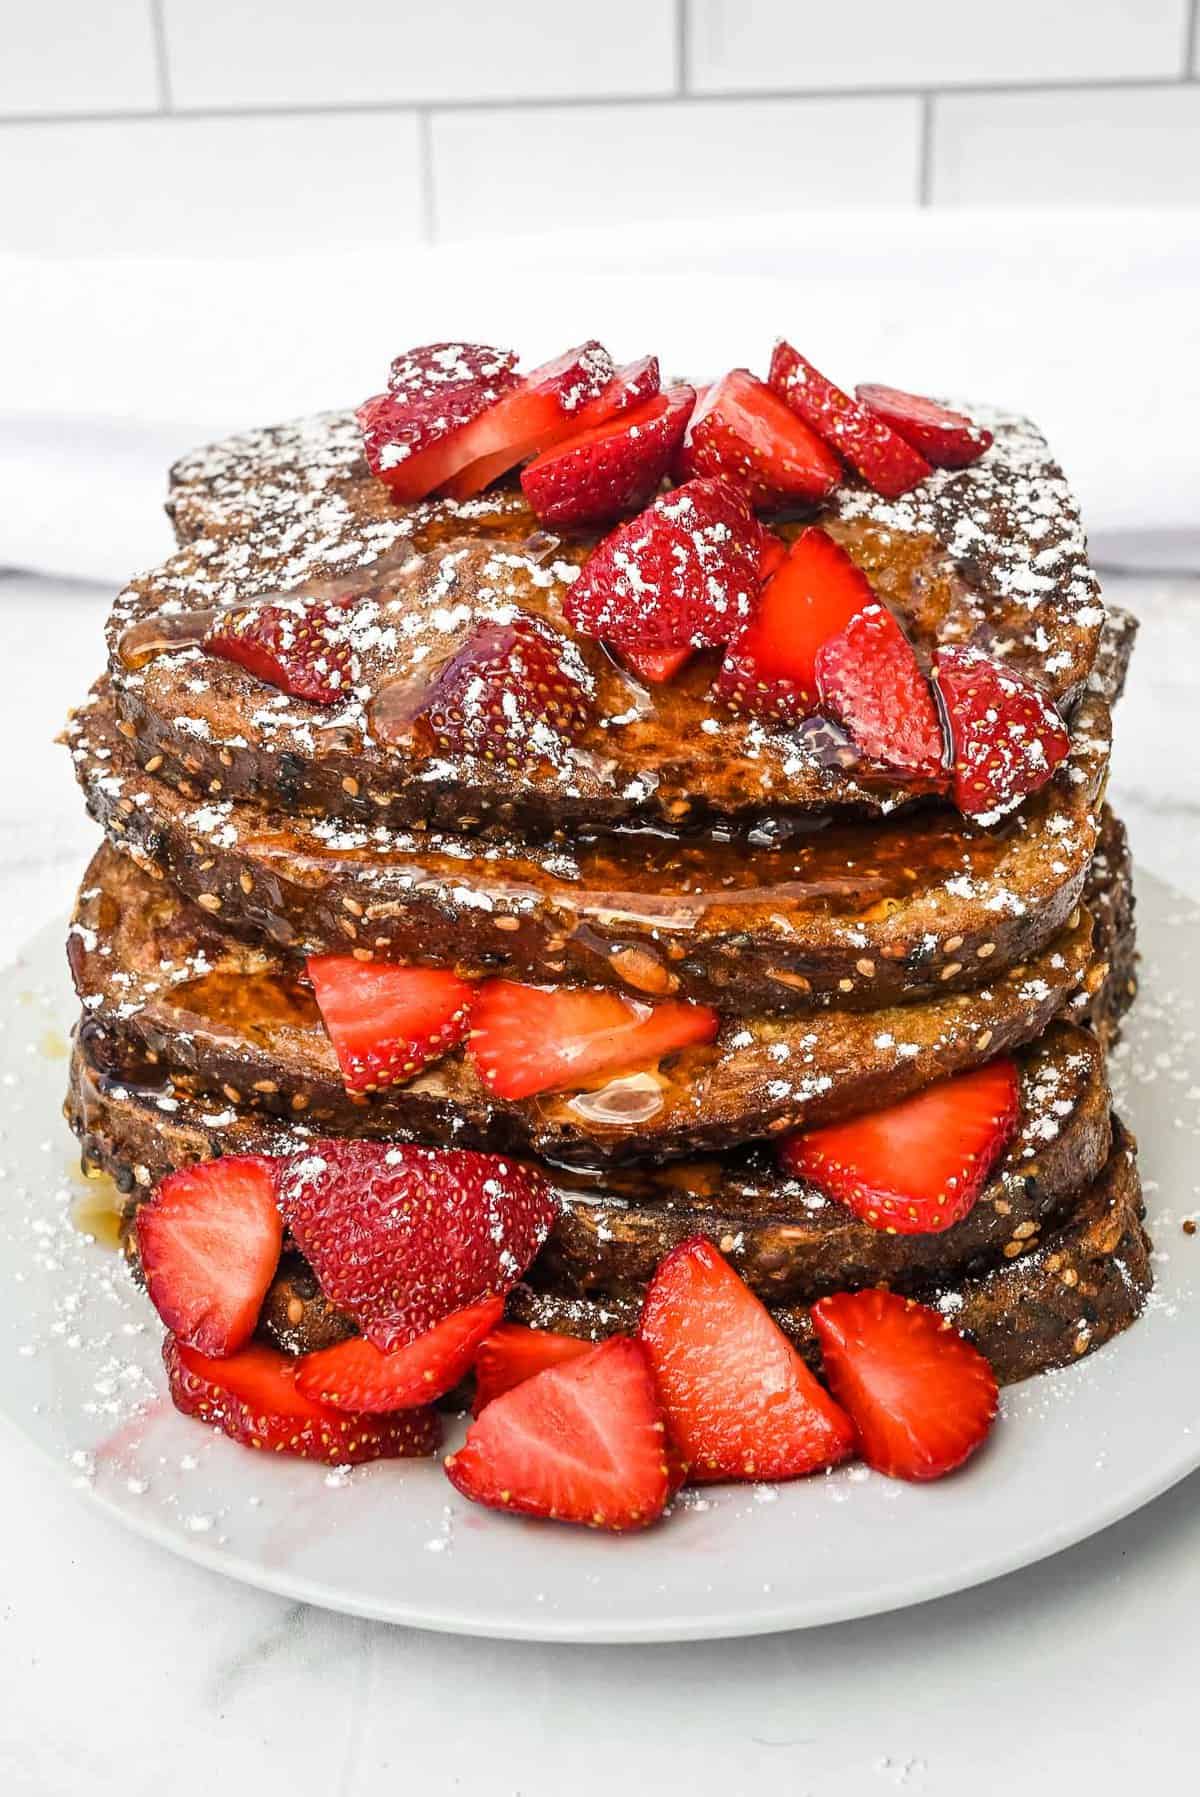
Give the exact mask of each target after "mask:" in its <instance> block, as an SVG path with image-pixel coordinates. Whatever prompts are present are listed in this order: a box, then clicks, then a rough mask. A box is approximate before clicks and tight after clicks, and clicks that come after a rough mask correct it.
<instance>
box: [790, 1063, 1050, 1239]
mask: <svg viewBox="0 0 1200 1797" xmlns="http://www.w3.org/2000/svg"><path fill="white" fill-rule="evenodd" d="M1020 1093H1021V1088H1020V1079H1019V1076H1018V1073H1017V1069H1016V1066H1015V1064H1014V1063H1013V1062H1012V1061H1011V1060H1008V1059H1007V1058H1002V1059H1000V1060H995V1061H989V1062H988V1064H987V1065H986V1066H984V1067H977V1068H974V1069H972V1071H971V1072H969V1073H959V1074H956V1075H954V1077H953V1078H951V1079H945V1080H938V1081H937V1082H936V1083H935V1084H933V1085H931V1086H926V1087H925V1088H924V1090H923V1091H920V1092H918V1093H916V1094H915V1095H914V1096H913V1097H912V1098H904V1099H901V1100H900V1102H899V1103H898V1104H890V1105H886V1106H884V1108H883V1109H882V1110H878V1111H867V1112H865V1113H864V1114H863V1115H862V1116H858V1117H851V1118H850V1119H849V1120H848V1121H847V1122H845V1123H833V1124H830V1125H829V1126H828V1127H826V1128H824V1129H811V1130H807V1131H804V1132H802V1133H799V1134H796V1135H792V1136H788V1137H785V1139H784V1140H783V1141H782V1142H781V1143H780V1145H779V1157H780V1160H781V1161H782V1163H783V1165H784V1167H785V1168H786V1169H787V1171H788V1172H789V1173H792V1174H795V1175H796V1176H797V1177H798V1178H801V1179H808V1180H811V1182H812V1183H813V1184H814V1185H817V1186H820V1187H821V1188H822V1189H823V1190H824V1191H826V1192H828V1193H829V1194H830V1195H831V1196H832V1197H834V1198H836V1199H838V1200H839V1202H840V1203H842V1204H844V1205H846V1206H847V1207H848V1208H849V1209H850V1210H852V1211H853V1212H854V1214H855V1216H857V1217H861V1218H862V1219H863V1221H864V1222H866V1223H870V1224H871V1225H872V1226H873V1227H874V1228H876V1229H886V1230H889V1231H891V1232H893V1233H895V1234H899V1235H916V1234H925V1233H936V1232H938V1231H940V1230H943V1229H950V1228H952V1227H953V1226H954V1224H955V1223H959V1222H961V1221H962V1219H963V1218H964V1217H965V1216H966V1215H967V1213H968V1211H970V1210H971V1208H972V1206H973V1205H974V1204H975V1202H976V1200H977V1199H978V1197H979V1194H980V1192H982V1190H983V1188H984V1186H985V1185H986V1184H987V1181H988V1179H989V1177H990V1175H991V1172H992V1169H993V1167H995V1165H996V1163H997V1161H998V1160H999V1159H1000V1156H1001V1155H1002V1154H1003V1153H1004V1150H1005V1149H1006V1148H1007V1146H1008V1144H1009V1143H1010V1142H1011V1140H1012V1138H1013V1134H1014V1132H1015V1130H1016V1127H1017V1121H1018V1118H1019V1116H1020V1109H1021V1096H1020Z"/></svg>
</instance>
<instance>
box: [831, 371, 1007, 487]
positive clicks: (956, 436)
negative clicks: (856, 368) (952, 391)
mask: <svg viewBox="0 0 1200 1797" xmlns="http://www.w3.org/2000/svg"><path fill="white" fill-rule="evenodd" d="M854 391H855V393H856V394H857V396H858V398H859V399H860V400H861V401H862V403H863V405H864V406H866V407H868V409H869V410H870V411H872V412H874V413H875V415H876V417H877V418H882V419H883V422H884V423H885V424H886V425H888V426H889V427H890V429H892V430H894V431H895V432H896V434H897V436H900V437H903V438H904V441H905V442H906V443H908V444H910V445H911V446H912V448H913V449H915V450H916V451H917V453H918V454H919V455H923V456H924V457H925V460H926V461H927V462H932V463H933V465H934V467H935V468H966V467H968V466H969V465H970V464H971V463H972V462H977V461H978V460H979V458H980V456H981V455H982V454H983V452H984V450H985V449H990V448H991V444H992V433H991V431H989V430H986V429H985V428H984V427H983V425H981V424H974V423H973V422H972V421H971V419H970V418H968V417H967V416H966V415H965V413H963V412H952V411H951V410H950V409H949V407H948V406H939V405H938V403H937V401H936V400H935V399H924V398H922V396H921V395H920V394H919V393H904V392H902V391H901V390H900V388H899V387H880V386H876V385H875V384H874V383H872V382H864V383H863V384H862V385H861V386H858V387H856V388H855V389H854Z"/></svg>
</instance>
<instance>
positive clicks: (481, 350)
mask: <svg viewBox="0 0 1200 1797" xmlns="http://www.w3.org/2000/svg"><path fill="white" fill-rule="evenodd" d="M515 365H516V357H515V356H514V355H513V354H512V352H511V351H510V350H504V349H493V348H492V347H491V345H490V344H486V343H426V344H422V345H421V346H420V348H418V349H410V350H407V351H406V352H405V353H404V355H402V356H397V357H396V359H395V361H394V362H393V363H392V369H391V374H390V376H389V380H388V391H387V392H386V393H377V394H375V396H374V397H373V398H371V399H368V400H367V401H366V402H365V403H364V404H363V405H361V406H360V407H359V409H358V422H359V427H360V429H361V430H362V433H363V453H364V454H365V456H366V458H367V465H368V467H369V468H370V470H371V472H372V474H374V475H376V476H378V478H379V479H380V480H382V481H384V482H385V483H386V484H387V485H388V486H389V487H390V488H391V489H392V492H393V493H394V494H395V496H396V498H397V499H401V500H407V501H409V502H410V503H411V502H413V501H416V500H418V499H424V497H425V495H426V494H427V493H432V492H433V490H434V488H435V487H437V486H440V485H441V483H442V482H443V481H444V480H446V479H447V478H448V476H449V475H450V474H451V473H452V472H453V471H454V469H455V468H457V467H460V466H461V463H460V462H459V460H458V458H457V451H456V449H455V443H456V442H457V439H458V436H459V433H460V432H461V431H462V430H463V428H464V427H465V426H466V425H468V424H470V422H471V420H472V419H473V418H477V417H478V416H479V414H480V413H481V412H485V411H486V410H487V409H488V407H489V406H492V405H495V403H496V401H497V400H498V399H499V398H500V396H501V394H503V393H506V392H507V391H508V390H509V389H510V388H512V387H514V386H516V384H517V382H518V379H519V376H518V375H517V374H516V372H515Z"/></svg>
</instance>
